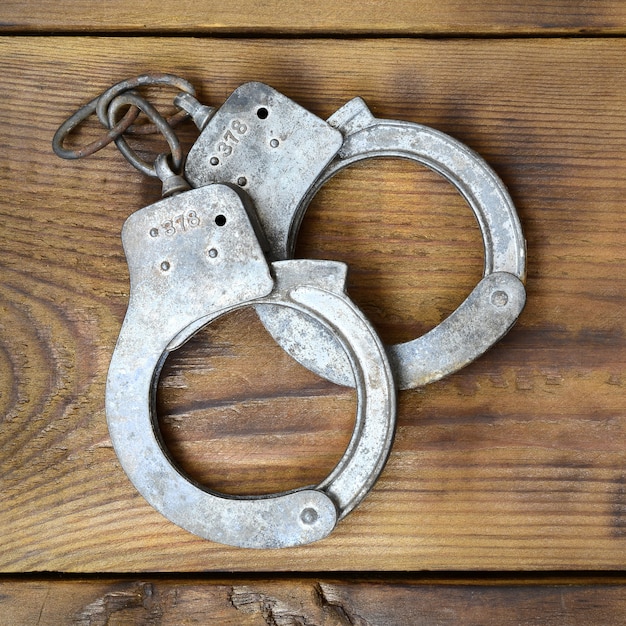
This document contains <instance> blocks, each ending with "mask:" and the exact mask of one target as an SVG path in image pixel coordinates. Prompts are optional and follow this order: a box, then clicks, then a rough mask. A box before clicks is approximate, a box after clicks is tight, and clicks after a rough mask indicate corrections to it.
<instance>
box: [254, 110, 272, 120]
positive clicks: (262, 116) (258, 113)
mask: <svg viewBox="0 0 626 626" xmlns="http://www.w3.org/2000/svg"><path fill="white" fill-rule="evenodd" d="M269 114H270V112H269V111H268V110H267V109H266V108H265V107H260V108H259V109H257V111H256V116H257V117H258V118H259V119H260V120H266V119H267V116H268V115H269Z"/></svg>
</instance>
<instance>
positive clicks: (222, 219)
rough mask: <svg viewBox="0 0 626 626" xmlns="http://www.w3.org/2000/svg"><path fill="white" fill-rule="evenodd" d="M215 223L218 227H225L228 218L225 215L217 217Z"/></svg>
mask: <svg viewBox="0 0 626 626" xmlns="http://www.w3.org/2000/svg"><path fill="white" fill-rule="evenodd" d="M215 223H216V224H217V225H218V226H224V225H225V224H226V216H225V215H217V216H216V217H215Z"/></svg>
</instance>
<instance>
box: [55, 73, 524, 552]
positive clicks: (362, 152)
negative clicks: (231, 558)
mask: <svg viewBox="0 0 626 626" xmlns="http://www.w3.org/2000/svg"><path fill="white" fill-rule="evenodd" d="M154 83H157V84H163V83H164V84H168V85H174V86H177V87H179V88H180V89H181V90H182V91H183V93H181V94H179V95H178V96H177V97H176V99H175V103H176V104H177V106H179V107H180V108H182V109H184V111H183V112H182V115H183V116H186V115H190V116H191V117H192V119H193V120H194V122H195V123H196V125H197V126H198V128H200V130H201V131H202V132H201V135H200V137H199V139H198V140H197V142H196V143H195V144H194V146H193V147H192V149H191V151H190V153H189V156H188V159H187V162H186V165H185V177H186V178H187V179H188V181H189V182H190V183H191V184H192V185H193V186H194V187H196V189H192V190H187V191H186V189H187V181H186V180H185V179H184V178H183V177H181V175H180V167H181V165H182V162H183V157H182V153H181V151H180V147H179V145H178V144H177V139H176V137H175V135H174V134H173V133H171V132H170V131H171V128H170V127H169V120H165V119H164V118H162V116H160V114H158V112H157V111H156V110H154V108H153V107H152V106H151V105H150V104H149V103H147V102H146V101H145V99H143V98H141V97H140V96H138V95H137V94H135V93H134V92H133V91H132V89H133V88H135V87H139V86H141V85H144V84H154ZM128 105H132V106H131V109H130V110H129V111H128V112H127V113H126V115H125V117H124V118H123V119H122V120H121V121H120V122H117V112H118V110H119V109H120V108H121V107H124V106H128ZM138 109H141V110H143V111H144V112H145V113H146V114H147V115H148V116H149V117H151V118H152V119H153V121H155V122H156V124H157V127H158V128H159V130H160V132H162V133H163V134H164V135H165V136H166V137H168V142H169V143H170V146H171V148H172V154H173V159H172V161H171V162H169V161H168V157H166V156H165V155H159V157H158V158H157V160H156V161H155V166H154V167H153V166H151V165H150V164H147V163H144V162H141V161H140V160H138V159H137V158H135V155H134V153H133V152H132V151H131V150H130V148H129V147H128V145H127V144H126V142H125V139H124V138H123V137H122V134H123V133H125V132H130V130H131V129H132V128H134V127H130V128H129V125H130V124H131V122H132V120H133V119H134V117H136V111H137V110H138ZM94 111H96V112H97V113H98V116H99V117H100V119H101V121H102V122H103V124H104V125H105V126H107V127H108V128H109V130H108V133H107V135H106V136H105V137H104V138H102V139H101V140H99V142H95V143H94V144H93V145H90V146H87V147H86V148H84V149H82V150H79V151H76V152H72V151H69V150H67V149H65V148H64V146H63V141H64V138H65V137H66V135H67V134H68V133H69V132H71V130H72V129H73V128H75V126H76V125H78V124H79V123H80V122H81V121H82V120H83V119H85V117H86V116H87V115H89V114H91V113H92V112H94ZM138 128H141V127H138ZM111 140H114V141H115V142H116V144H117V145H118V147H119V148H120V150H122V152H123V153H124V154H125V156H126V158H127V159H128V160H129V161H130V162H131V163H133V165H135V167H137V168H138V169H140V170H141V171H144V172H145V173H147V174H149V175H151V176H154V175H156V176H158V177H159V178H160V179H161V180H162V181H163V194H164V196H169V197H167V199H165V200H162V201H160V202H157V203H155V204H153V205H151V206H149V207H146V208H144V209H141V210H140V211H137V212H136V213H134V214H133V215H131V217H129V218H128V220H127V222H126V224H125V225H124V230H123V235H122V238H123V242H124V249H125V251H126V255H127V259H128V265H129V270H130V278H131V292H130V302H129V307H128V311H127V314H126V317H125V319H124V323H123V326H122V330H121V332H120V337H119V339H118V343H117V346H116V348H115V351H114V354H113V358H112V360H111V365H110V369H109V375H108V379H107V392H106V409H107V420H108V423H109V431H110V433H111V439H112V442H113V445H114V447H115V450H116V452H117V454H118V457H119V459H120V462H121V464H122V466H123V467H124V469H125V471H126V473H127V474H128V476H129V477H130V479H131V481H132V482H133V484H134V485H135V486H136V487H137V489H138V490H139V491H140V493H141V494H142V495H143V496H144V497H145V498H146V499H147V500H148V502H150V504H152V506H154V507H155V508H156V509H157V510H159V511H160V512H161V513H163V514H164V515H165V516H166V517H168V518H169V519H170V520H172V521H173V522H175V523H176V524H178V525H180V526H181V527H183V528H186V529H187V530H189V531H191V532H193V533H195V534H197V535H199V536H201V537H205V538H207V539H212V540H213V541H218V542H221V543H226V544H230V545H235V546H242V547H256V548H270V547H272V548H273V547H284V546H296V545H303V544H306V543H310V542H312V541H316V540H318V539H321V538H322V537H325V536H327V535H328V534H329V533H330V532H331V531H332V529H333V528H334V526H335V524H336V523H337V521H338V520H340V519H342V518H343V517H344V516H345V515H347V514H348V513H349V512H350V511H351V510H352V509H353V508H354V507H355V506H356V505H357V504H358V503H359V502H360V501H361V500H362V499H363V498H364V497H365V495H366V494H367V493H368V491H369V490H370V489H371V488H372V486H373V484H374V483H375V481H376V479H377V478H378V476H379V474H380V472H381V471H382V469H383V467H384V464H385V462H386V459H387V456H388V454H389V450H390V447H391V444H392V440H393V434H394V426H395V385H394V378H395V384H397V386H399V387H400V388H411V387H416V386H420V385H424V384H427V383H429V382H432V381H434V380H437V379H439V378H441V377H442V376H445V375H446V374H449V373H451V372H454V371H456V370H458V369H459V368H461V367H463V366H464V365H466V364H467V363H469V362H470V361H472V360H474V359H475V358H477V357H478V356H480V354H482V353H483V352H484V351H485V350H487V349H488V348H489V347H490V346H491V345H493V343H495V342H496V341H497V340H498V339H500V337H502V335H504V334H505V333H506V332H507V331H508V330H509V328H510V327H511V326H512V325H513V324H514V322H515V320H516V319H517V317H518V315H519V314H520V312H521V310H522V308H523V306H524V302H525V290H524V284H523V282H524V279H525V272H526V249H525V242H524V238H523V235H522V231H521V226H520V223H519V220H518V218H517V214H516V211H515V207H514V206H513V203H512V201H511V199H510V197H509V195H508V193H507V191H506V189H505V187H504V185H503V184H502V182H501V181H500V179H499V178H498V177H497V176H496V174H495V173H494V172H493V171H492V170H491V168H490V167H489V166H488V165H487V164H486V163H485V162H484V161H483V160H482V159H481V158H480V157H479V156H478V155H477V154H475V153H474V152H472V151H471V150H470V149H469V148H467V147H466V146H464V145H463V144H461V143H460V142H458V141H456V140H454V139H452V138H451V137H449V136H447V135H445V134H443V133H441V132H438V131H436V130H433V129H431V128H428V127H425V126H421V125H419V124H413V123H410V122H399V121H391V120H379V119H376V118H375V117H374V116H373V115H372V114H371V113H370V111H369V110H368V108H367V106H366V105H365V103H364V102H363V101H362V100H361V99H360V98H356V99H354V100H352V101H350V102H348V103H347V104H346V105H345V106H344V107H342V108H341V109H340V110H339V111H337V112H336V113H335V114H334V115H332V116H331V117H330V118H329V120H328V121H327V122H325V121H323V120H321V119H320V118H318V117H316V116H315V115H313V114H311V113H310V112H308V111H306V110H305V109H303V108H302V107H300V106H299V105H297V104H295V103H294V102H292V101H291V100H289V99H288V98H286V97H285V96H283V95H282V94H280V93H278V92H277V91H275V90H274V89H272V88H271V87H268V86H267V85H263V84H261V83H248V84H245V85H242V86H241V87H239V88H238V89H237V90H236V91H235V92H234V93H233V94H232V95H231V96H230V97H229V98H228V100H227V101H226V103H225V104H224V105H223V106H222V107H221V108H220V109H219V110H215V109H214V108H213V107H208V106H205V105H202V104H200V103H199V102H198V101H197V100H196V99H195V97H194V91H193V87H191V86H190V85H189V84H188V83H187V82H186V81H184V80H183V79H179V78H177V77H171V76H169V75H158V76H148V75H144V76H139V77H137V78H135V79H129V80H128V81H122V82H121V83H118V84H117V85H114V86H113V87H112V88H110V89H109V90H107V91H106V92H105V93H104V94H103V95H102V96H100V97H99V98H97V99H95V100H92V101H91V102H90V103H89V104H88V105H86V107H85V108H84V109H83V110H81V111H79V112H77V113H76V114H75V115H74V116H72V117H71V118H70V119H69V120H67V121H66V122H65V123H64V124H63V125H62V126H61V128H60V129H59V131H57V134H56V135H55V139H54V148H55V151H57V153H58V154H59V155H60V156H65V157H66V158H77V157H79V156H83V155H84V154H86V152H89V151H93V150H95V149H99V147H102V146H103V145H105V144H106V143H108V142H109V141H111ZM68 155H69V156H68ZM373 157H400V158H407V159H411V160H413V161H416V162H418V163H421V164H423V165H425V166H426V167H429V168H430V169H432V170H434V171H436V172H438V173H439V174H441V175H442V176H444V177H445V178H446V179H447V180H448V181H450V182H451V183H452V184H453V185H454V186H455V187H456V188H457V190H458V191H459V192H460V193H461V195H462V196H463V197H464V199H465V200H466V201H467V203H468V204H469V206H470V207H471V209H472V210H473V212H474V215H475V216H476V219H477V221H478V225H479V227H480V230H481V233H482V237H483V242H484V246H485V267H484V277H483V279H482V280H481V281H480V283H479V284H478V285H477V286H476V288H475V289H474V290H473V291H472V293H471V294H470V295H469V297H468V298H467V299H466V300H465V301H464V302H463V303H462V304H461V305H460V306H459V308H458V309H457V310H456V311H455V312H454V313H452V314H451V315H450V316H449V317H448V318H447V319H446V320H444V321H443V322H442V323H441V324H439V326H437V327H436V328H435V329H433V330H432V331H430V332H429V333H426V334H425V335H424V336H422V337H420V338H417V339H415V340H413V341H409V342H406V343H403V344H397V345H394V346H389V347H387V348H385V346H383V344H382V343H381V341H380V339H379V338H378V336H377V335H376V333H375V331H374V330H373V329H372V327H371V325H370V324H369V323H368V321H367V320H366V318H365V317H364V316H363V314H362V313H361V312H360V311H359V309H358V308H357V307H356V306H355V305H354V303H352V302H351V300H350V299H349V298H348V296H347V295H346V293H345V283H346V271H347V270H346V266H345V265H344V264H342V263H334V262H331V261H306V260H304V261H294V260H291V261H290V260H284V259H288V258H289V257H290V256H291V255H292V253H293V250H294V247H295V240H296V237H297V233H298V229H299V226H300V222H301V220H302V217H303V215H304V213H305V211H306V208H307V206H308V204H309V202H310V201H311V199H312V198H313V196H314V195H315V193H316V192H317V191H318V190H319V189H320V187H321V186H322V185H323V184H324V183H325V182H326V181H328V180H329V179H330V178H331V177H332V176H334V175H335V174H336V173H337V172H339V171H340V170H341V169H343V168H344V167H347V166H348V165H350V164H352V163H355V162H357V161H360V160H363V159H367V158H373ZM218 183H221V184H218ZM268 258H269V259H270V260H274V262H273V263H268V260H267V259H268ZM242 306H254V307H255V308H256V310H257V312H258V314H259V316H260V318H261V320H262V321H263V323H264V324H265V326H266V327H267V329H268V330H269V331H270V332H271V333H272V335H273V336H274V338H275V339H276V340H277V341H278V343H279V344H280V345H281V346H282V347H283V348H284V349H285V350H287V352H289V353H290V354H291V355H292V356H293V357H294V358H296V359H297V360H298V361H300V362H301V363H302V364H303V365H305V366H306V367H308V368H309V369H311V370H313V371H315V372H317V373H318V374H320V375H322V376H324V377H326V378H328V379H330V380H332V381H334V382H337V383H340V384H345V385H352V386H355V387H356V391H357V399H358V406H357V416H356V425H355V429H354V433H353V436H352V439H351V441H350V443H349V445H348V448H347V450H346V452H345V453H344V455H343V456H342V458H341V460H340V461H339V463H338V464H337V466H336V467H335V469H334V470H333V471H332V473H331V474H330V476H328V478H326V479H325V480H324V481H322V482H321V483H320V484H319V485H317V486H316V487H306V488H303V489H299V490H295V491H292V492H288V493H282V494H272V495H269V496H265V497H246V498H240V497H233V496H227V495H223V494H218V493H215V492H212V491H209V490H207V489H204V488H202V487H200V486H198V485H197V484H196V483H195V482H193V481H191V480H189V479H188V478H187V477H185V476H184V475H183V474H182V473H181V472H180V471H179V470H178V468H177V467H176V466H175V465H174V464H173V463H172V461H171V460H170V458H169V456H168V453H167V451H166V449H165V446H164V445H163V443H162V441H161V439H160V435H159V431H158V426H157V422H156V416H155V409H154V406H155V397H156V387H157V384H158V380H159V374H160V370H161V367H162V365H163V363H164V361H165V359H166V357H167V355H168V354H169V353H170V352H171V351H173V350H175V349H177V348H178V347H180V346H181V345H182V344H183V343H184V342H186V341H187V340H188V339H189V338H190V337H191V336H192V335H193V334H194V333H196V332H197V331H198V330H199V329H200V328H202V327H203V326H205V325H207V324H209V323H210V322H212V321H213V320H214V319H216V318H217V317H219V316H220V315H223V314H225V313H227V312H229V311H232V310H234V309H237V308H239V307H242Z"/></svg>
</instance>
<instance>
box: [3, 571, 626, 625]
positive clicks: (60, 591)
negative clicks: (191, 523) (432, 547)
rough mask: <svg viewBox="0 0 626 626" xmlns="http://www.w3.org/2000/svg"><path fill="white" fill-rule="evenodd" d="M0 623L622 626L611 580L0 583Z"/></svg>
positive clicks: (616, 585)
mask: <svg viewBox="0 0 626 626" xmlns="http://www.w3.org/2000/svg"><path fill="white" fill-rule="evenodd" d="M0 609H1V616H0V623H2V624H7V625H9V624H11V625H13V624H35V623H36V624H39V625H40V626H46V625H50V626H53V625H54V626H56V625H57V624H67V625H68V626H69V625H72V626H82V625H86V624H89V625H92V624H143V623H149V624H180V625H181V626H183V625H184V624H197V623H215V624H220V625H224V626H228V625H231V624H232V625H233V626H257V625H258V626H265V625H266V624H317V625H319V626H342V625H348V624H358V625H360V626H367V625H370V624H376V626H395V625H397V626H404V625H405V624H412V625H413V626H421V625H424V626H426V625H427V626H430V625H431V624H438V625H441V626H446V625H448V624H450V625H456V624H460V623H462V624H466V625H467V626H473V625H479V624H480V625H481V626H491V625H493V626H509V625H511V626H513V625H515V626H519V625H520V624H522V625H525V624H545V625H546V626H551V625H560V624H577V625H579V626H596V625H597V624H611V625H613V626H620V625H621V624H626V588H625V587H624V581H623V579H621V580H619V581H616V582H613V581H609V582H603V581H595V582H594V581H593V580H592V581H589V582H588V583H587V584H583V583H581V581H580V580H574V581H567V580H565V581H564V580H561V581H559V582H555V583H552V584H550V583H549V582H548V584H541V583H539V584H537V583H536V582H535V581H532V580H531V581H511V580H506V579H505V580H502V581H494V580H493V579H491V580H488V581H482V582H481V581H477V582H470V581H467V580H457V581H454V580H450V581H443V582H442V581H424V582H420V581H417V582H416V581H414V580H410V579H408V580H398V581H391V582H390V581H383V580H366V581H353V580H337V579H327V578H322V579H316V578H304V579H302V578H295V579H291V580H269V581H266V580H255V579H251V580H245V579H244V580H217V581H203V580H186V581H180V580H175V579H174V580H170V579H165V580H163V579H146V580H143V579H142V580H124V579H122V580H119V579H117V580H115V579H111V580H85V581H82V580H75V581H50V580H40V581H19V582H17V581H5V582H0Z"/></svg>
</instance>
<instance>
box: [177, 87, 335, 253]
mask: <svg viewBox="0 0 626 626" xmlns="http://www.w3.org/2000/svg"><path fill="white" fill-rule="evenodd" d="M342 141H343V137H342V135H341V133H340V132H339V131H338V130H336V129H334V128H332V127H331V126H330V125H329V124H327V123H326V122H325V121H324V120H322V119H320V118H319V117H317V116H315V115H313V114H312V113H310V112H309V111H307V110H306V109H304V108H302V107H301V106H300V105H298V104H296V103H295V102H293V101H292V100H290V99H289V98H287V97H286V96H284V95H282V94H281V93H279V92H278V91H276V90H275V89H272V88H271V87H268V86H267V85H264V84H262V83H246V84H245V85H241V87H238V88H237V89H236V90H235V91H234V92H233V93H232V94H231V95H230V97H229V98H228V100H226V102H225V103H224V104H223V105H222V106H221V107H220V108H219V109H218V111H217V112H216V113H215V114H214V115H213V117H211V119H210V120H209V122H208V124H207V125H206V126H205V128H204V130H203V131H202V133H201V134H200V137H198V139H197V140H196V142H195V144H194V145H193V146H192V148H191V150H190V151H189V154H188V155H187V161H186V164H185V177H186V178H187V180H188V181H189V183H190V184H191V185H192V187H200V186H202V185H207V184H209V183H231V184H234V185H239V186H240V187H242V188H243V189H245V190H246V192H247V193H248V194H249V196H250V198H252V201H253V202H254V206H255V207H256V209H257V213H258V216H259V221H260V222H261V225H262V227H263V231H264V232H265V235H266V237H267V239H268V241H269V243H270V260H278V259H286V258H290V257H291V256H292V255H290V254H288V250H287V244H288V242H289V240H290V232H291V230H292V229H293V226H292V222H293V218H294V215H295V214H296V212H297V210H298V207H299V206H301V204H302V198H303V197H305V196H306V194H307V191H308V190H309V188H310V187H311V185H313V183H314V182H315V180H316V179H317V178H318V177H319V175H320V174H321V173H322V171H323V169H324V168H325V167H326V166H327V165H328V163H329V162H330V160H331V159H332V158H333V157H334V156H335V154H337V151H338V150H339V149H340V148H341V145H342Z"/></svg>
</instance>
